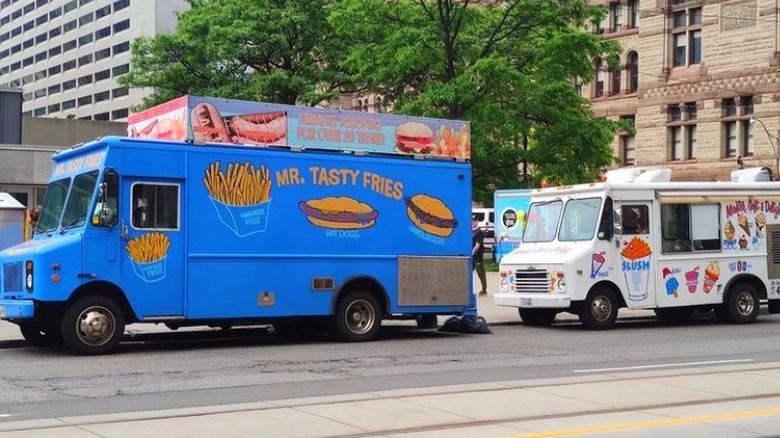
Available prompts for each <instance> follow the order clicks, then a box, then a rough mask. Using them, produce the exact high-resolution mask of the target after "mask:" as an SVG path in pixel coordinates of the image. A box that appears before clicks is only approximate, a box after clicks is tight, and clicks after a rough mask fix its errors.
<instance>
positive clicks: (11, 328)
mask: <svg viewBox="0 0 780 438" xmlns="http://www.w3.org/2000/svg"><path fill="white" fill-rule="evenodd" d="M487 280H488V295H487V296H479V297H478V300H477V309H478V311H479V315H480V316H482V317H484V318H485V320H486V321H487V322H488V324H489V325H510V324H518V325H520V324H522V322H521V320H520V316H519V315H518V313H517V309H516V308H512V307H498V306H496V305H495V304H493V294H494V293H495V292H496V291H498V289H499V285H500V278H499V276H498V273H497V272H488V273H487ZM474 281H475V283H474V284H475V287H476V288H477V289H478V288H479V280H478V279H476V274H475V275H474ZM654 317H655V313H653V311H652V310H628V309H620V312H619V313H618V318H619V319H638V318H654ZM446 319H447V317H444V316H442V317H439V323H440V324H441V323H443V322H444V321H446ZM556 321H567V322H569V321H579V319H578V318H577V316H576V315H572V314H569V313H559V314H558V316H557V317H556ZM126 330H127V333H130V334H132V333H160V332H170V330H169V329H168V328H167V327H166V326H165V325H163V324H131V325H128V326H127V329H126ZM187 330H204V327H191V328H187V327H183V328H180V329H179V331H187ZM22 339H23V338H22V335H21V334H20V333H19V328H18V327H17V326H16V325H14V324H11V323H9V322H5V321H0V342H2V341H11V340H22Z"/></svg>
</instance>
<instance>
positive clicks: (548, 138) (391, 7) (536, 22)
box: [329, 0, 620, 201]
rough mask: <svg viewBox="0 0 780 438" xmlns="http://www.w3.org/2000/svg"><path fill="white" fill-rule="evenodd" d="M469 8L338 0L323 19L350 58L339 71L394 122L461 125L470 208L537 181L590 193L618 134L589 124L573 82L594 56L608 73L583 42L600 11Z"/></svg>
mask: <svg viewBox="0 0 780 438" xmlns="http://www.w3.org/2000/svg"><path fill="white" fill-rule="evenodd" d="M479 3H482V4H479ZM479 3H478V2H475V1H469V0H390V1H388V0H344V1H342V2H340V3H339V5H338V6H337V7H334V8H333V10H332V12H331V14H330V17H329V19H330V23H331V24H332V26H333V27H334V28H335V29H336V31H337V34H338V36H339V38H340V39H342V40H343V41H345V43H346V44H347V45H348V46H349V47H350V51H349V55H348V56H347V57H346V59H344V60H343V63H342V67H343V68H344V70H345V71H354V72H355V80H356V82H357V83H359V84H362V85H364V86H365V87H366V88H367V89H369V90H371V91H372V92H376V93H379V94H381V95H382V96H383V98H384V101H385V102H388V103H390V104H391V105H393V107H394V110H393V111H394V112H395V113H401V114H409V115H419V116H430V117H444V118H450V119H464V120H469V121H470V122H471V127H472V162H473V166H474V187H473V188H474V194H475V198H476V199H482V200H486V201H490V200H491V198H492V191H493V190H494V189H496V188H506V187H522V186H531V185H534V184H536V183H538V182H539V181H540V180H541V179H546V180H548V181H552V182H555V183H576V182H583V181H592V180H593V179H594V178H596V177H597V176H598V174H599V172H600V170H601V169H602V168H604V167H605V166H608V165H610V164H612V163H613V162H614V157H613V154H612V151H611V149H610V143H611V141H612V139H613V136H614V134H615V131H616V128H617V125H616V123H613V122H611V121H607V120H603V119H596V118H594V116H593V114H592V112H591V111H590V108H589V106H588V104H587V102H586V101H585V100H583V99H582V98H581V97H580V96H578V95H577V93H576V91H575V89H574V87H573V84H572V81H573V78H575V77H580V78H581V79H582V80H584V81H585V82H589V81H591V80H592V79H593V77H594V69H593V59H594V58H595V57H597V56H603V57H604V58H605V59H606V60H607V62H608V63H609V64H610V65H616V63H617V54H618V53H619V50H620V48H619V46H618V44H617V43H615V42H614V41H606V40H603V39H602V38H601V37H599V36H597V35H593V34H591V33H589V32H587V31H586V30H585V29H586V25H587V24H589V23H592V22H594V21H595V20H600V19H601V18H602V17H603V14H604V10H603V9H601V8H596V7H592V6H589V5H588V4H587V1H585V0H512V1H506V0H505V1H489V2H479ZM523 163H525V167H524V166H523ZM523 168H525V169H526V170H527V171H526V173H525V175H524V174H523V172H522V171H519V169H523Z"/></svg>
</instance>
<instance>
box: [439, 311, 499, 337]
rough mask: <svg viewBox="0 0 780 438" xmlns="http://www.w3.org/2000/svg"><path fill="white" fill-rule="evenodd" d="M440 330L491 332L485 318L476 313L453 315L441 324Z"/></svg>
mask: <svg viewBox="0 0 780 438" xmlns="http://www.w3.org/2000/svg"><path fill="white" fill-rule="evenodd" d="M439 331H440V332H448V333H472V334H492V333H493V332H492V331H491V330H490V327H488V325H487V321H485V318H483V317H481V316H477V315H465V316H453V317H451V318H449V319H448V320H447V321H445V322H444V324H442V326H441V328H439Z"/></svg>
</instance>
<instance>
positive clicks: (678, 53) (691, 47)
mask: <svg viewBox="0 0 780 438" xmlns="http://www.w3.org/2000/svg"><path fill="white" fill-rule="evenodd" d="M672 47H673V51H672V53H673V62H672V64H673V65H674V66H675V67H678V66H686V65H692V64H698V63H700V62H701V7H696V8H682V9H677V10H675V11H674V12H673V14H672Z"/></svg>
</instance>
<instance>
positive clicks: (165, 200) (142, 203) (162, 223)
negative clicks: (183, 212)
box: [131, 183, 180, 230]
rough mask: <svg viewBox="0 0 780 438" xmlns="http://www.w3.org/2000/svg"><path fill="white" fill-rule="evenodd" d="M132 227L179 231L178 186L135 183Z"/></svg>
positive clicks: (133, 188)
mask: <svg viewBox="0 0 780 438" xmlns="http://www.w3.org/2000/svg"><path fill="white" fill-rule="evenodd" d="M131 197H132V207H133V208H132V212H133V217H132V225H133V228H136V229H156V230H178V229H179V209H180V206H179V203H180V196H179V186H178V185H175V184H147V183H136V184H134V185H133V187H132V196H131Z"/></svg>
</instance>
